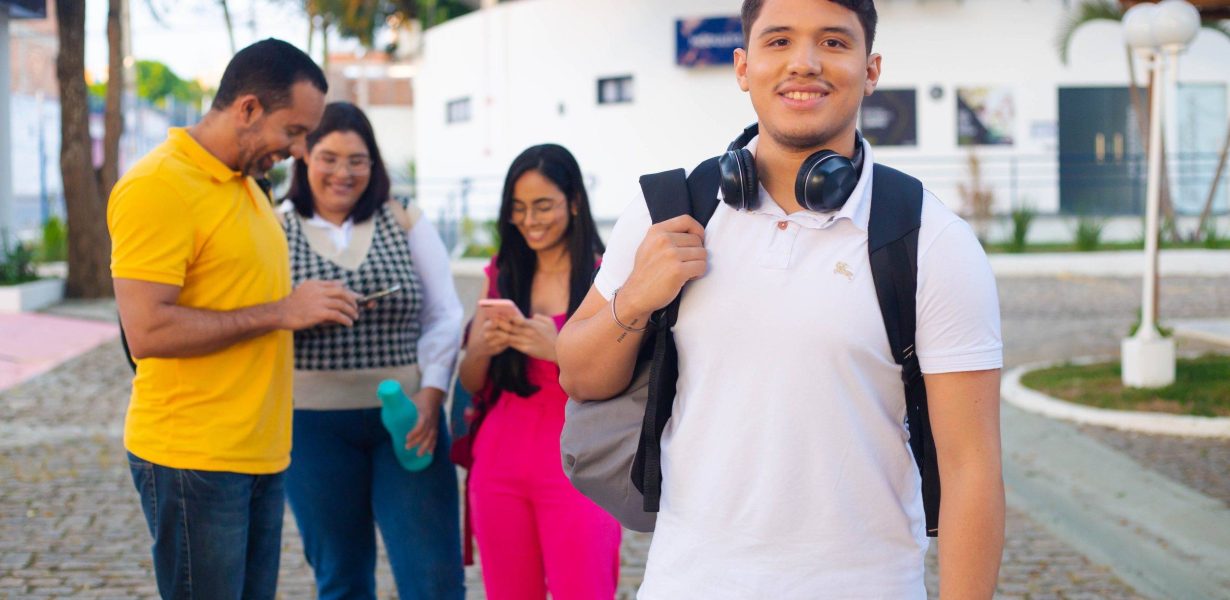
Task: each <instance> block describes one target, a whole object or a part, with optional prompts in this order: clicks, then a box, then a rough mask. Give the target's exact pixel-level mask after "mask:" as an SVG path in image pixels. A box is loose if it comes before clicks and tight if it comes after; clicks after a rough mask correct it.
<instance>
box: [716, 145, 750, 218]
mask: <svg viewBox="0 0 1230 600" xmlns="http://www.w3.org/2000/svg"><path fill="white" fill-rule="evenodd" d="M754 160H755V159H754V158H753V157H752V153H751V152H748V151H747V150H746V149H744V148H737V149H735V150H730V151H727V152H726V153H725V154H723V155H722V156H721V158H719V159H718V171H719V172H720V173H721V175H720V186H721V188H722V200H723V201H724V202H726V204H729V205H730V206H731V207H732V208H735V209H740V210H741V209H745V208H750V207H751V206H753V205H754V202H755V200H756V199H758V198H757V197H758V195H759V194H757V187H758V186H757V183H756V169H755V164H754ZM749 189H750V190H751V192H749V191H748V190H749Z"/></svg>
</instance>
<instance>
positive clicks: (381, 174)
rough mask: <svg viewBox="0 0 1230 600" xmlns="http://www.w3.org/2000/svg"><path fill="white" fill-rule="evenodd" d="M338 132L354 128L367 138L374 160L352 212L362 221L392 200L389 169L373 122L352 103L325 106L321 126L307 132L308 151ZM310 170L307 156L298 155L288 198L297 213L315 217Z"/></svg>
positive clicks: (351, 214) (359, 134)
mask: <svg viewBox="0 0 1230 600" xmlns="http://www.w3.org/2000/svg"><path fill="white" fill-rule="evenodd" d="M337 131H352V132H354V133H356V134H358V136H359V137H361V138H363V143H364V144H366V145H367V154H368V156H369V157H370V158H371V161H372V174H371V178H370V179H368V180H367V189H365V190H363V193H362V194H360V195H359V199H358V201H356V202H355V203H354V208H351V209H350V215H348V216H349V217H350V218H351V219H354V222H355V223H362V222H364V221H366V220H368V219H370V218H372V215H374V214H376V211H378V210H380V207H381V206H383V205H384V203H385V202H386V201H387V200H388V199H389V187H390V184H389V172H388V170H387V169H385V167H384V159H382V158H381V157H380V148H379V147H378V146H376V134H375V133H374V132H373V131H372V124H371V121H368V120H367V115H364V114H363V111H362V109H360V108H359V107H357V106H355V105H353V104H351V103H349V102H333V103H330V104H329V105H328V106H326V107H325V114H324V116H323V117H321V118H320V125H318V126H317V127H316V129H315V130H313V131H312V132H311V133H309V134H308V135H307V147H308V153H309V154H310V153H311V152H312V148H314V147H315V146H316V143H317V142H319V141H320V140H321V139H322V138H324V137H325V136H326V135H329V134H330V133H334V132H337ZM307 170H308V166H307V156H304V157H303V158H296V159H295V173H294V175H293V176H292V178H291V182H290V191H289V192H287V193H286V199H288V200H290V202H291V204H293V205H294V206H295V211H296V212H298V213H299V214H301V215H303V216H304V217H311V216H312V215H313V214H316V202H315V200H314V199H313V198H312V187H311V186H310V185H309V184H308V172H307Z"/></svg>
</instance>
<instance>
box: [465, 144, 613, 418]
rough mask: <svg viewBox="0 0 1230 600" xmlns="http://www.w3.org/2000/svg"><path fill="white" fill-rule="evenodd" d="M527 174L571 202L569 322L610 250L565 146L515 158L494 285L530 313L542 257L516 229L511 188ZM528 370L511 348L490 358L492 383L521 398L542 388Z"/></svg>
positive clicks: (567, 242)
mask: <svg viewBox="0 0 1230 600" xmlns="http://www.w3.org/2000/svg"><path fill="white" fill-rule="evenodd" d="M529 171H537V172H538V173H540V174H542V176H543V177H546V178H547V179H549V180H550V181H551V183H554V184H555V186H556V187H558V188H559V189H560V191H561V192H563V193H564V197H565V198H567V207H566V208H567V214H568V219H569V220H568V228H567V229H566V230H565V231H564V238H565V240H564V243H565V248H566V249H567V251H568V256H569V257H570V258H571V261H572V272H571V273H570V275H569V279H568V316H570V317H571V316H572V313H573V312H575V311H576V310H577V307H578V306H580V305H581V301H582V300H584V299H585V295H586V294H588V293H589V286H590V284H591V283H593V280H594V271H596V270H597V266H596V265H595V262H596V259H597V257H598V256H600V255H601V254H602V252H603V251H604V250H605V249H606V247H605V246H603V244H602V240H601V239H599V237H598V226H597V225H595V224H594V216H593V213H591V212H590V210H589V194H587V193H586V192H585V182H584V180H583V179H582V176H581V167H580V166H579V165H578V164H577V159H576V158H574V157H573V156H572V153H571V152H569V151H568V150H567V149H566V148H564V147H563V146H560V145H558V144H542V145H539V146H533V147H531V148H528V149H526V150H525V151H524V152H522V153H521V154H520V155H519V156H517V158H516V159H514V160H513V162H512V166H510V167H509V168H508V176H507V177H505V178H504V193H503V197H502V199H501V201H500V217H499V218H500V220H499V225H498V227H499V233H500V253H499V255H498V257H497V258H496V268H497V269H498V270H499V277H498V278H497V280H496V284H497V286H498V289H499V292H500V296H501V297H504V298H508V299H509V300H512V301H513V302H515V303H516V304H517V306H518V307H520V308H521V312H522V313H524V314H527V315H528V314H531V312H530V289H531V288H532V287H533V284H534V273H535V272H537V270H538V254H537V253H536V252H534V250H533V249H531V248H530V246H529V244H527V243H526V242H525V237H524V236H522V235H521V231H520V230H518V229H517V228H516V227H515V226H514V225H513V224H512V209H513V187H514V186H516V184H517V180H519V179H521V176H522V175H525V174H526V173H528V172H529ZM525 365H526V357H525V354H523V353H521V352H519V351H517V350H514V349H512V348H509V349H508V350H505V351H504V352H501V353H500V354H498V355H497V356H495V357H494V358H492V359H491V371H490V376H491V379H492V383H493V384H494V385H495V386H496V388H497V389H499V390H508V391H511V392H513V393H515V394H517V395H519V396H530V395H532V394H534V393H535V392H537V391H538V386H535V385H531V384H530V382H529V380H528V379H526V376H525Z"/></svg>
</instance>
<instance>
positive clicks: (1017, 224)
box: [1008, 205, 1038, 252]
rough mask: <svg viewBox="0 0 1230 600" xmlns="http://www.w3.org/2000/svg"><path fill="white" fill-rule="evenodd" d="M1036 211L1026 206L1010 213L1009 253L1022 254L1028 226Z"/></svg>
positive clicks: (1026, 239) (1026, 240)
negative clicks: (1010, 239) (1010, 236)
mask: <svg viewBox="0 0 1230 600" xmlns="http://www.w3.org/2000/svg"><path fill="white" fill-rule="evenodd" d="M1036 216H1038V211H1036V210H1034V209H1033V208H1032V207H1030V206H1028V205H1022V206H1019V207H1017V208H1015V209H1013V211H1012V241H1011V242H1009V243H1008V251H1009V252H1024V251H1025V246H1026V245H1027V244H1028V239H1029V226H1030V225H1031V224H1032V223H1033V222H1034V217H1036Z"/></svg>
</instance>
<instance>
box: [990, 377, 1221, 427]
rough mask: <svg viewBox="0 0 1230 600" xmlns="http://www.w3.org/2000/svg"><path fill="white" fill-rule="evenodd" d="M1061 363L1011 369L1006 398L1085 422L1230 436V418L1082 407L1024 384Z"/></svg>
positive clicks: (1024, 406)
mask: <svg viewBox="0 0 1230 600" xmlns="http://www.w3.org/2000/svg"><path fill="white" fill-rule="evenodd" d="M1103 360H1106V358H1105V357H1103V358H1082V359H1078V360H1073V361H1066V362H1071V363H1074V364H1092V363H1095V362H1100V361H1103ZM1059 364H1062V363H1059V362H1048V363H1034V364H1029V365H1023V366H1020V367H1016V368H1014V369H1011V370H1009V371H1008V372H1006V373H1005V374H1004V378H1003V383H1002V384H1001V386H1000V393H1001V395H1002V396H1003V399H1004V400H1005V401H1006V402H1008V403H1009V404H1012V405H1013V406H1016V407H1017V408H1020V409H1022V410H1025V411H1028V412H1031V413H1035V414H1039V415H1043V416H1045V417H1050V418H1053V419H1063V420H1065V421H1073V422H1076V423H1081V424H1085V425H1099V426H1102V427H1111V428H1114V429H1120V430H1123V431H1138V432H1141V433H1149V434H1160V435H1178V436H1187V437H1202V438H1222V439H1230V417H1194V416H1190V415H1168V414H1163V413H1152V412H1140V411H1129V410H1111V409H1107V408H1095V407H1092V406H1081V405H1079V404H1073V403H1071V402H1065V401H1063V400H1059V399H1057V398H1052V397H1051V396H1048V395H1046V394H1043V393H1042V392H1039V391H1037V390H1033V389H1030V388H1027V387H1025V386H1024V385H1022V384H1021V376H1022V375H1024V374H1025V373H1028V372H1030V371H1035V370H1038V369H1044V368H1048V367H1052V366H1056V365H1059Z"/></svg>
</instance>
